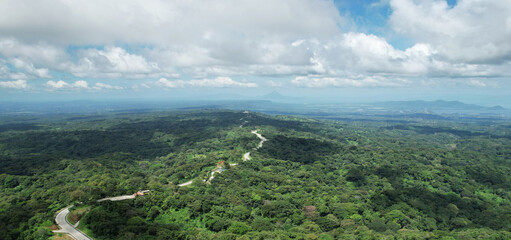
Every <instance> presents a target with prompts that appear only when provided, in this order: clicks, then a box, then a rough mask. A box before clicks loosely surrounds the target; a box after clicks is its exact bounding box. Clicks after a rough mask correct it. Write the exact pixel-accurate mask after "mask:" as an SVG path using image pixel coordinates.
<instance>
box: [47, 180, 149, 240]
mask: <svg viewBox="0 0 511 240" xmlns="http://www.w3.org/2000/svg"><path fill="white" fill-rule="evenodd" d="M147 192H149V190H143V191H139V192H138V193H147ZM137 196H138V195H137V193H135V194H131V195H123V196H117V197H106V198H102V199H99V200H97V201H96V202H103V201H122V200H126V199H134V198H136V197H137ZM73 206H74V205H70V206H67V207H66V208H64V209H62V210H60V211H59V212H58V214H57V216H55V223H57V225H59V227H60V229H59V230H54V231H53V232H55V233H66V234H68V235H69V236H71V237H72V238H74V239H76V240H92V238H91V237H89V236H87V235H85V233H83V232H82V231H80V230H78V229H77V228H76V227H77V226H78V223H76V225H75V226H73V225H71V223H69V222H68V221H67V215H69V209H70V208H72V207H73Z"/></svg>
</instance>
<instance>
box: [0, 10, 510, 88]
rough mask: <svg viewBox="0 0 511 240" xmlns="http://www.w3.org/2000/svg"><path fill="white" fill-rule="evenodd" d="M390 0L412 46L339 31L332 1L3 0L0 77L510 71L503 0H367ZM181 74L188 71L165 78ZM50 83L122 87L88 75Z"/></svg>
mask: <svg viewBox="0 0 511 240" xmlns="http://www.w3.org/2000/svg"><path fill="white" fill-rule="evenodd" d="M385 4H390V7H391V9H392V14H391V17H390V20H389V26H391V27H392V29H393V30H394V31H395V32H397V33H398V34H402V35H405V36H407V37H410V38H412V39H414V40H415V44H414V45H413V46H411V47H410V48H408V49H404V50H400V49H396V48H394V47H393V46H392V44H390V43H389V42H388V41H387V40H386V39H385V38H384V37H382V36H376V35H372V34H365V33H359V32H344V33H343V32H341V31H340V29H339V24H340V23H342V22H343V21H344V19H343V18H342V17H341V16H340V15H339V12H338V11H337V9H336V7H335V4H334V3H333V2H332V1H329V0H281V1H273V0H261V1H243V0H242V1H239V0H219V1H194V0H176V1H159V0H148V1H136V0H113V1H100V0H91V1H83V2H69V1H50V0H40V1H36V2H28V1H14V0H5V1H4V4H2V7H1V8H0V36H3V37H2V38H0V78H2V79H10V80H18V79H33V78H50V77H51V74H50V73H51V72H53V71H55V72H61V73H64V74H66V73H68V74H70V75H73V76H75V77H78V78H114V79H126V78H138V79H159V78H161V79H160V80H158V81H156V82H154V83H151V84H146V83H142V84H140V83H139V84H135V85H133V87H132V88H134V89H137V88H138V89H140V88H147V87H150V86H155V85H156V86H160V87H166V88H185V87H190V88H192V87H256V86H259V85H258V84H257V83H254V82H244V81H234V80H232V79H231V78H228V77H222V76H231V77H234V76H237V77H239V76H272V77H277V78H278V77H283V76H284V77H290V76H292V77H295V76H302V77H303V78H305V79H307V80H304V79H301V78H297V79H295V80H293V81H294V84H295V85H297V86H308V87H318V86H323V85H324V86H333V87H344V86H354V87H357V86H366V87H373V86H386V87H391V86H395V87H399V86H402V85H406V84H409V83H408V82H403V81H400V80H396V79H410V80H414V79H419V80H418V81H417V82H420V79H423V78H427V77H430V78H446V77H456V78H461V79H462V81H466V82H467V84H469V83H470V81H471V80H470V79H473V78H477V79H478V81H479V82H480V83H481V84H477V82H474V83H472V84H471V85H473V86H480V87H481V86H483V85H484V84H485V85H486V86H492V85H491V84H488V82H489V81H490V80H488V79H486V80H485V79H484V78H485V77H487V78H489V77H492V78H493V77H502V76H504V77H508V76H511V72H510V71H509V69H511V41H509V39H511V17H510V16H511V4H509V2H508V1H506V0H502V1H498V0H487V1H480V0H459V1H458V3H457V5H456V6H454V7H452V8H451V7H449V6H447V4H446V2H445V1H443V0H380V1H378V2H377V3H375V4H372V5H371V7H381V6H383V5H385ZM34 13H37V14H34ZM41 19H44V21H41ZM105 23H108V24H105ZM89 46H97V47H89ZM181 75H185V76H191V78H192V80H186V81H185V80H167V79H171V78H174V79H177V78H179V77H181ZM304 76H305V77H304ZM389 79H392V80H389ZM453 81H454V80H453ZM262 84H263V85H265V84H264V83H262ZM268 84H269V85H270V86H271V85H272V83H267V84H266V85H268ZM46 85H47V86H48V87H49V88H50V89H79V88H81V89H89V90H98V89H118V88H119V87H118V86H112V85H108V84H103V83H101V84H99V85H98V83H96V84H94V85H93V84H91V85H90V86H89V85H88V84H87V82H85V81H83V82H74V83H66V82H63V81H48V82H47V84H46ZM149 85H150V86H149ZM273 85H275V86H277V85H278V84H273Z"/></svg>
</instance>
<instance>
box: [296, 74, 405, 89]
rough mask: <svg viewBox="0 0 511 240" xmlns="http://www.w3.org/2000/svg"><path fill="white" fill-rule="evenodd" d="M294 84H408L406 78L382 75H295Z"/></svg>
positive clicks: (360, 85)
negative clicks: (356, 77)
mask: <svg viewBox="0 0 511 240" xmlns="http://www.w3.org/2000/svg"><path fill="white" fill-rule="evenodd" d="M291 83H292V84H293V85H295V86H299V87H309V88H327V87H404V86H407V85H409V81H408V80H406V79H387V78H383V77H378V76H375V77H362V78H359V79H349V78H332V77H323V78H314V77H303V76H299V77H296V78H295V79H293V80H292V81H291Z"/></svg>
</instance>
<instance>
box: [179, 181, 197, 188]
mask: <svg viewBox="0 0 511 240" xmlns="http://www.w3.org/2000/svg"><path fill="white" fill-rule="evenodd" d="M192 183H193V180H190V181H188V182H185V183H181V184H178V186H180V187H184V186H188V185H190V184H192Z"/></svg>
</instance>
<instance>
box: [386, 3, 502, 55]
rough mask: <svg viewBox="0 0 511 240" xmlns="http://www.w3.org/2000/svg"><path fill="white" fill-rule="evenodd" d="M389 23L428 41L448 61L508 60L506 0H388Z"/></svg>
mask: <svg viewBox="0 0 511 240" xmlns="http://www.w3.org/2000/svg"><path fill="white" fill-rule="evenodd" d="M390 6H391V8H392V15H391V16H390V20H389V22H390V25H391V26H392V28H393V29H394V30H395V31H397V32H398V33H401V34H405V35H407V36H410V37H412V38H414V39H415V40H416V41H419V42H424V43H429V44H431V45H432V46H433V48H435V49H437V50H438V55H439V57H440V58H445V59H447V60H448V61H451V62H458V63H459V62H464V63H479V64H481V63H485V64H495V63H502V62H506V61H510V60H511V41H510V39H511V27H510V25H509V24H508V23H509V22H510V21H511V4H510V2H509V1H508V0H485V1H480V0H459V1H458V2H457V4H456V5H455V6H454V7H452V8H451V7H449V6H448V5H447V2H446V1H444V0H415V1H413V0H391V1H390Z"/></svg>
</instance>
